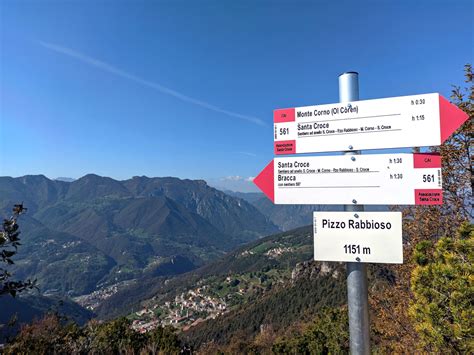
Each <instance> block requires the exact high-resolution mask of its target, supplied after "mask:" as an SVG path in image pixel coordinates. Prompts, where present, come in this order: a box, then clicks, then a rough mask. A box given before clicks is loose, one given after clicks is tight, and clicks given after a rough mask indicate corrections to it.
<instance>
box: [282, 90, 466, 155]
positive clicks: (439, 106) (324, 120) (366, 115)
mask: <svg viewBox="0 0 474 355" xmlns="http://www.w3.org/2000/svg"><path fill="white" fill-rule="evenodd" d="M467 118H468V115H467V114H466V113H465V112H464V111H462V110H460V109H459V108H457V107H456V106H454V105H452V104H450V103H449V102H448V101H447V100H446V99H445V98H443V97H442V96H440V95H439V94H424V95H414V96H401V97H391V98H386V99H376V100H365V101H354V102H351V103H338V104H330V105H318V106H307V107H297V108H290V109H282V110H275V111H274V114H273V119H274V141H275V143H274V149H275V154H276V155H280V154H298V153H312V152H331V151H347V150H352V149H354V150H358V149H383V148H402V147H422V146H435V145H440V144H441V143H443V142H444V141H445V140H446V139H447V138H448V137H449V136H450V135H451V134H452V133H453V132H454V131H455V130H456V129H457V128H459V126H461V125H462V123H464V121H466V120H467Z"/></svg>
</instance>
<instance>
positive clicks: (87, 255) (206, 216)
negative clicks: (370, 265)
mask: <svg viewBox="0 0 474 355" xmlns="http://www.w3.org/2000/svg"><path fill="white" fill-rule="evenodd" d="M19 201H23V203H24V205H25V206H26V207H28V213H27V215H25V218H23V217H22V220H21V221H20V227H21V230H22V235H21V237H22V242H23V246H22V247H21V248H20V249H19V251H20V252H19V254H18V255H17V258H16V260H15V261H16V265H15V275H16V276H18V277H33V278H35V277H37V278H38V280H39V286H40V288H41V289H42V290H43V291H48V292H51V293H53V294H56V293H57V294H70V295H81V294H86V293H90V292H92V291H94V290H95V289H96V287H97V286H99V287H100V286H101V285H110V284H113V283H115V282H120V281H123V280H127V279H133V278H136V277H139V276H140V275H141V274H142V272H143V270H144V269H146V270H147V272H148V273H149V274H153V273H154V271H153V270H154V269H157V270H169V269H170V267H168V266H167V267H166V268H163V267H160V265H161V264H162V263H163V262H167V261H166V260H169V259H168V258H169V257H174V256H179V257H180V259H178V260H183V266H184V265H186V267H185V268H184V269H183V268H180V267H179V266H176V267H177V269H179V270H180V272H183V271H186V270H189V269H192V268H195V267H197V266H199V265H202V264H203V263H204V262H206V261H207V260H212V259H214V258H216V257H217V256H220V255H222V254H223V253H224V252H225V251H228V250H230V249H232V248H234V247H236V246H238V245H240V244H242V243H244V242H247V241H251V240H255V239H257V238H259V237H261V236H264V235H268V234H271V233H273V232H276V231H278V228H277V227H276V226H275V225H274V224H273V223H272V222H271V221H270V220H269V219H268V218H266V217H265V216H263V215H262V214H261V213H260V212H259V211H258V210H257V209H256V208H255V207H254V206H252V205H251V204H249V203H248V202H246V201H245V200H242V199H240V198H236V197H232V196H229V195H226V194H225V193H223V192H221V191H219V190H216V189H214V188H212V187H209V186H208V185H207V184H206V182H205V181H202V180H181V179H178V178H173V177H164V178H148V177H144V176H142V177H134V178H132V179H128V180H123V181H118V180H114V179H112V178H108V177H102V176H98V175H95V174H88V175H85V176H83V177H81V178H79V179H77V180H74V181H72V182H65V181H58V180H50V179H48V178H46V177H45V176H43V175H27V176H22V177H18V178H11V177H0V210H2V213H3V215H4V216H7V215H8V213H10V210H11V206H13V204H14V203H17V202H19ZM169 272H170V273H171V274H173V270H169ZM159 273H160V274H161V273H162V271H160V272H159ZM86 275H87V276H86ZM75 279H76V281H74V282H72V281H73V280H75Z"/></svg>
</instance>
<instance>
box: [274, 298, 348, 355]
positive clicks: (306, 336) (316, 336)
mask: <svg viewBox="0 0 474 355" xmlns="http://www.w3.org/2000/svg"><path fill="white" fill-rule="evenodd" d="M348 322H349V320H348V315H347V307H342V308H326V309H323V310H321V312H320V313H319V315H318V317H317V318H316V319H315V320H314V322H313V323H312V324H311V325H309V326H308V327H307V328H306V329H305V330H304V331H303V332H302V334H300V335H297V336H293V337H291V338H289V339H288V338H283V339H279V340H278V341H277V342H275V344H274V345H273V347H272V351H273V353H275V354H339V353H348V352H349V331H348V326H347V323H348Z"/></svg>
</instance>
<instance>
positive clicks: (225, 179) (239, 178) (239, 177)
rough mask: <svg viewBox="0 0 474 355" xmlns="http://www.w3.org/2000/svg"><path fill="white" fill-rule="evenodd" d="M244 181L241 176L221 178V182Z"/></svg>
mask: <svg viewBox="0 0 474 355" xmlns="http://www.w3.org/2000/svg"><path fill="white" fill-rule="evenodd" d="M242 180H244V178H243V177H242V176H239V175H235V176H225V177H223V178H221V181H242Z"/></svg>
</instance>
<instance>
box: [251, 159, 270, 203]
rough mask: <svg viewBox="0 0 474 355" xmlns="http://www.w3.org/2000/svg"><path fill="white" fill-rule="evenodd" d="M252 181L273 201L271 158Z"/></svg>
mask: <svg viewBox="0 0 474 355" xmlns="http://www.w3.org/2000/svg"><path fill="white" fill-rule="evenodd" d="M253 183H254V184H255V185H257V187H258V188H259V189H260V190H262V192H263V193H264V194H265V195H266V196H267V197H268V198H269V199H270V200H271V201H272V202H273V203H275V185H274V170H273V160H272V161H271V162H270V163H269V164H268V165H267V166H266V167H265V168H264V169H263V170H262V171H261V172H260V174H258V176H257V177H256V178H255V179H253Z"/></svg>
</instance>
